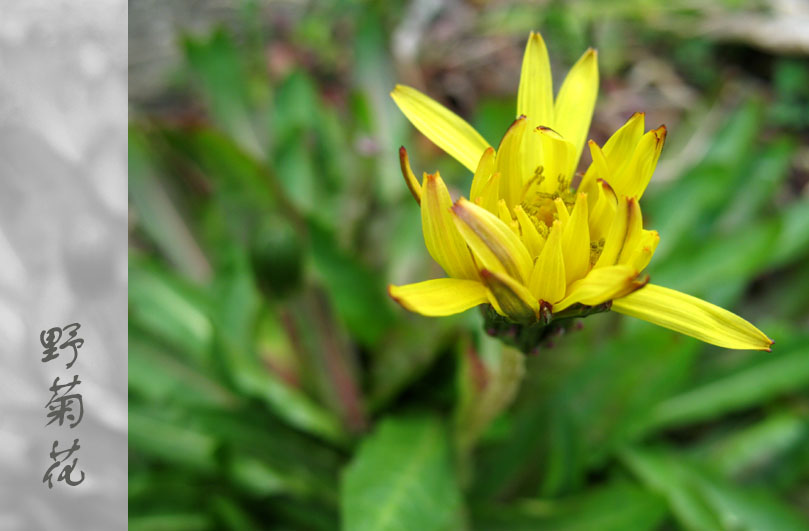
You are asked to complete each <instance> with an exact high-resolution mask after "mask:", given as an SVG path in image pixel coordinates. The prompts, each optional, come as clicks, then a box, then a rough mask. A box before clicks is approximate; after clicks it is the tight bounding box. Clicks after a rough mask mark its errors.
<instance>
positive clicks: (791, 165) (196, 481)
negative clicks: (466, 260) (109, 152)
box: [129, 0, 809, 531]
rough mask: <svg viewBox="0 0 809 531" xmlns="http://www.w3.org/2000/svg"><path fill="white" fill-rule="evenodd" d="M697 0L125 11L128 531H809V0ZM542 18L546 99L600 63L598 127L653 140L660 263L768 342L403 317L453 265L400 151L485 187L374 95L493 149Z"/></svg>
mask: <svg viewBox="0 0 809 531" xmlns="http://www.w3.org/2000/svg"><path fill="white" fill-rule="evenodd" d="M707 4H708V5H704V6H703V5H702V4H701V3H698V2H690V1H686V0H672V1H668V2H655V1H652V0H631V1H621V2H617V1H614V2H613V1H595V0H589V1H585V0H579V1H574V2H555V1H544V2H530V3H529V2H515V1H501V2H491V3H487V2H483V1H480V2H474V1H466V2H464V1H460V0H459V1H455V2H451V3H446V4H445V3H442V2H437V1H433V0H414V1H412V2H405V1H401V0H397V1H390V2H381V1H380V2H371V3H362V2H356V1H334V2H306V1H298V2H273V3H266V4H265V3H259V2H243V3H239V2H232V3H227V2H214V1H208V2H171V3H160V2H157V3H155V2H143V3H140V5H139V3H137V2H135V3H131V4H130V10H131V11H130V58H131V59H130V91H131V93H130V97H131V108H130V117H131V128H130V137H129V183H130V189H129V194H130V204H131V208H130V212H131V215H130V219H131V224H130V228H131V232H130V273H129V282H130V284H129V286H130V287H129V289H130V292H129V296H130V312H129V316H130V317H129V318H130V326H129V346H130V351H129V443H130V463H129V466H130V469H129V477H130V485H129V511H130V513H129V514H130V524H131V528H132V529H138V530H162V529H165V530H203V529H234V530H247V529H336V528H344V529H351V530H353V529H362V530H364V529H368V530H388V529H396V530H399V529H401V530H411V529H414V530H418V531H430V530H439V529H465V528H468V529H503V530H515V529H552V530H573V529H576V530H591V529H598V530H643V529H699V530H702V529H710V530H713V529H739V530H743V529H757V530H780V529H809V523H807V522H809V266H807V261H808V260H809V194H808V193H807V191H808V190H809V188H808V187H807V184H808V183H809V67H808V66H807V64H809V63H808V61H807V56H808V55H809V42H807V35H806V33H807V32H806V31H805V28H806V27H807V24H809V22H807V21H809V7H807V4H805V3H802V2H800V1H795V2H789V1H786V0H782V1H775V0H771V1H768V2H765V1H744V0H725V1H722V2H710V3H707ZM802 21H803V22H802ZM796 24H797V28H798V29H799V28H801V27H803V31H795V30H796ZM532 29H533V30H538V31H540V32H542V34H543V36H544V37H545V40H546V42H547V43H548V47H549V50H550V54H551V60H552V64H553V66H554V72H555V74H556V76H555V84H556V86H557V88H558V85H559V82H560V81H561V79H562V75H563V73H565V72H566V71H567V69H568V68H569V66H570V65H572V64H573V62H574V61H575V60H576V58H577V57H578V56H579V55H580V54H581V53H582V52H583V51H584V50H585V49H586V48H587V47H588V46H590V45H592V46H594V47H596V48H598V50H599V61H600V72H601V91H600V95H599V100H598V107H597V109H596V115H595V118H594V122H593V126H592V129H591V137H592V138H594V139H595V140H596V141H598V142H599V143H601V142H603V141H604V140H605V139H606V138H607V137H608V135H609V134H610V133H611V132H612V131H613V130H615V129H616V128H617V127H618V126H620V125H621V124H622V123H623V121H624V120H626V119H627V118H628V117H629V116H630V115H631V114H632V113H633V112H635V111H645V112H646V113H647V122H646V123H647V127H649V128H651V127H656V126H657V125H658V124H660V123H665V124H666V125H667V126H668V130H669V139H668V141H667V144H666V147H665V149H664V150H663V157H662V159H661V162H660V164H659V166H658V169H657V172H656V174H655V177H654V178H653V180H652V184H651V186H650V188H649V191H648V192H647V194H646V195H645V197H644V199H643V209H644V214H645V217H646V219H645V225H646V226H647V227H649V228H654V229H657V230H658V231H659V232H660V234H661V237H662V240H661V243H660V246H659V248H658V251H657V253H656V255H655V257H654V260H653V261H652V264H651V267H650V269H649V273H650V274H651V277H652V279H653V281H654V282H655V283H658V284H662V285H664V286H669V287H672V288H676V289H678V290H681V291H685V292H687V293H690V294H693V295H696V296H699V297H702V298H705V299H707V300H709V301H711V302H714V303H716V304H719V305H722V306H724V307H726V308H729V309H733V310H734V311H735V312H737V313H739V314H740V315H742V316H744V317H746V318H747V319H749V320H751V321H752V322H754V323H756V324H757V325H758V326H759V327H760V328H761V329H763V330H764V331H765V332H766V333H767V334H768V335H769V336H770V337H772V338H774V339H775V341H776V345H775V347H774V349H773V352H772V353H771V354H768V353H756V352H739V351H727V350H723V349H719V348H714V347H710V346H706V345H704V344H701V343H699V342H697V341H695V340H692V339H690V338H686V337H683V336H678V335H676V334H674V333H671V332H668V331H666V330H663V329H660V328H656V327H653V326H652V325H648V324H646V323H643V322H639V321H635V320H632V319H629V318H623V317H621V316H618V315H615V314H600V315H596V316H592V317H590V318H587V319H585V320H583V321H582V323H583V324H584V327H583V329H582V330H580V331H576V332H573V333H570V334H569V335H568V336H566V337H560V338H558V340H557V341H555V345H554V346H553V348H548V349H543V350H542V351H541V352H540V353H539V354H538V355H536V356H531V357H527V358H524V357H522V356H521V355H518V354H516V353H515V352H514V351H511V350H507V349H503V348H502V347H501V346H500V344H499V343H497V342H496V341H495V340H493V339H491V338H488V337H487V336H486V335H485V334H483V333H482V331H481V317H480V314H479V313H478V312H477V311H474V310H473V311H469V312H467V313H466V314H464V315H461V316H456V317H454V318H443V319H428V318H424V317H420V316H417V315H412V314H410V313H408V312H406V311H404V310H403V309H401V308H399V307H398V306H396V305H395V304H394V303H393V302H392V301H391V300H389V298H388V297H387V294H386V289H385V288H386V284H387V283H405V282H413V281H417V280H422V279H427V278H435V277H438V276H441V275H442V273H441V271H440V269H439V268H438V267H437V266H436V265H435V264H434V263H432V261H431V259H430V257H429V255H428V253H427V252H426V250H425V248H424V244H423V241H422V236H421V224H420V217H419V210H418V206H417V205H416V204H415V202H414V201H413V199H412V197H410V194H409V192H408V190H407V188H406V186H405V185H404V182H403V181H402V178H401V175H400V173H399V168H398V166H399V164H398V158H397V149H398V148H399V146H400V145H405V146H407V148H408V150H409V152H410V156H411V161H412V163H413V165H414V169H415V170H416V172H417V173H418V174H420V172H421V171H424V170H428V171H434V170H436V169H438V170H440V171H441V173H442V175H443V176H444V178H445V180H446V181H447V182H448V184H449V185H450V186H451V188H452V193H453V195H454V196H455V197H457V196H458V195H459V194H461V193H466V191H467V190H468V186H469V183H470V180H471V176H470V175H469V174H468V172H466V171H465V170H464V169H463V168H462V167H461V166H460V165H459V164H457V163H455V162H454V161H452V160H450V159H449V158H448V157H446V156H444V155H443V154H442V153H441V152H439V151H438V150H437V149H436V148H435V147H434V146H432V145H431V144H430V143H429V142H428V141H427V140H426V139H424V138H423V137H422V136H420V135H419V134H418V133H417V132H416V131H415V130H414V129H413V127H412V126H410V125H409V124H408V123H407V122H406V121H405V119H404V118H403V116H402V115H401V114H400V113H399V112H398V110H397V109H396V108H395V106H394V105H393V103H392V101H391V100H390V98H389V96H388V93H389V91H390V90H391V89H392V87H393V86H394V84H395V83H397V82H399V83H406V84H410V85H413V86H416V87H419V88H420V89H422V90H424V91H425V92H427V93H428V94H430V95H431V96H433V97H434V98H436V99H438V100H439V101H441V102H443V103H445V104H446V105H448V106H450V107H451V108H453V109H454V110H456V111H457V112H458V113H460V114H461V115H462V116H465V117H467V118H468V119H469V120H470V121H471V122H472V123H473V124H475V125H476V126H477V127H478V129H479V130H480V131H481V132H482V133H483V134H484V136H486V138H487V139H488V140H489V142H491V143H494V144H495V145H496V143H497V142H498V141H499V139H500V137H501V135H502V134H503V132H504V131H505V129H506V127H507V126H508V124H510V122H511V121H512V120H513V118H514V104H515V99H516V89H517V83H518V78H519V67H520V61H521V57H522V52H523V47H524V44H525V40H526V38H527V35H528V32H529V31H530V30H532ZM587 156H588V155H585V157H587ZM585 162H586V161H585ZM521 376H522V377H523V379H522V382H521V383H518V384H516V385H515V381H519V379H520V377H521Z"/></svg>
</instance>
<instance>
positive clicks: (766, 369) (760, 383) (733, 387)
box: [647, 347, 809, 429]
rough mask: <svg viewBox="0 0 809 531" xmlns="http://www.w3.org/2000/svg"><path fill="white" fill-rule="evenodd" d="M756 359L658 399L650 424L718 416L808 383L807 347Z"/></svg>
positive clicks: (666, 423) (665, 425) (684, 422)
mask: <svg viewBox="0 0 809 531" xmlns="http://www.w3.org/2000/svg"><path fill="white" fill-rule="evenodd" d="M776 352H777V351H776ZM759 359H760V362H758V363H755V364H753V365H752V366H750V367H747V368H745V369H742V370H740V371H738V372H736V373H733V374H729V375H727V376H725V377H722V378H718V379H715V380H713V381H711V382H708V383H705V384H703V385H701V386H698V387H695V388H693V389H690V390H687V391H685V392H683V393H681V394H678V395H675V396H673V397H671V398H668V399H666V400H664V401H662V402H660V403H659V404H657V405H656V406H655V408H654V409H653V410H652V412H651V414H650V417H649V419H648V421H647V422H648V425H649V427H653V428H656V429H660V428H662V427H671V426H682V425H684V424H690V423H694V422H699V421H703V420H706V419H711V418H715V417H719V416H721V415H723V414H726V413H730V412H732V411H738V410H740V409H744V408H747V407H750V406H754V405H757V404H762V403H765V402H767V401H769V400H771V399H773V398H775V397H778V396H781V395H784V394H787V393H790V392H794V391H798V390H801V389H804V388H806V386H807V385H809V348H806V347H804V348H798V349H797V350H795V351H793V352H789V353H787V354H782V355H778V354H761V355H760V358H759Z"/></svg>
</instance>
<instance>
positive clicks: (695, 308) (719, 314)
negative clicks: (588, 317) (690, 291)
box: [612, 284, 773, 350]
mask: <svg viewBox="0 0 809 531" xmlns="http://www.w3.org/2000/svg"><path fill="white" fill-rule="evenodd" d="M612 309H613V310H615V311H616V312H619V313H623V314H626V315H630V316H632V317H637V318H638V319H643V320H644V321H649V322H650V323H654V324H656V325H658V326H662V327H664V328H668V329H670V330H674V331H675V332H680V333H681V334H685V335H688V336H691V337H695V338H697V339H699V340H700V341H704V342H706V343H710V344H712V345H717V346H720V347H724V348H733V349H749V350H770V345H772V343H773V342H772V341H771V340H770V338H768V337H767V336H766V335H764V333H763V332H761V331H760V330H759V329H758V328H756V327H755V326H753V325H752V324H750V323H748V322H747V321H745V320H744V319H742V318H741V317H739V316H738V315H735V314H733V313H731V312H729V311H727V310H725V309H722V308H720V307H718V306H715V305H713V304H711V303H709V302H705V301H703V300H701V299H698V298H696V297H692V296H691V295H686V294H685V293H680V292H679V291H675V290H672V289H668V288H664V287H662V286H656V285H654V284H649V285H647V286H645V287H643V288H641V289H639V290H637V291H635V292H633V293H630V294H629V295H627V296H626V297H623V298H621V299H616V300H614V301H613V302H612Z"/></svg>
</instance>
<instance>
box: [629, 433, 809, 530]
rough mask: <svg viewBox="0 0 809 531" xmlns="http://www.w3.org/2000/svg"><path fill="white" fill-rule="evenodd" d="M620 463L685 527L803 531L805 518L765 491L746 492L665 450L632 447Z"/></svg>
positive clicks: (704, 468) (746, 490)
mask: <svg viewBox="0 0 809 531" xmlns="http://www.w3.org/2000/svg"><path fill="white" fill-rule="evenodd" d="M621 459H622V461H623V462H624V464H625V465H626V466H627V467H628V468H629V469H630V470H631V471H632V472H633V473H634V474H635V475H637V476H638V477H639V478H640V480H641V481H643V482H644V483H646V484H647V485H648V486H649V488H650V489H651V490H653V491H655V492H659V493H660V494H662V495H663V496H665V497H666V499H667V500H668V502H669V505H670V507H671V510H672V512H673V513H674V514H675V516H676V517H677V519H678V520H679V522H680V524H681V525H682V526H684V527H685V528H687V529H698V530H713V529H768V530H769V529H774V530H779V531H781V530H796V531H798V530H805V529H806V522H805V520H804V519H803V518H802V517H801V516H800V515H798V514H797V513H795V512H794V511H793V509H791V508H790V507H789V506H787V505H785V504H783V503H782V502H781V501H779V500H778V499H777V498H775V497H774V496H773V495H772V492H771V491H770V490H769V489H761V490H758V489H756V490H753V489H745V488H741V487H738V486H735V485H733V484H732V483H729V482H728V481H726V480H725V479H723V478H721V477H719V476H718V475H715V474H712V473H711V472H710V471H709V468H710V465H709V464H707V463H694V462H691V461H689V460H686V459H683V458H680V457H678V456H676V455H674V454H671V453H666V452H663V451H652V450H648V449H640V448H632V449H626V450H625V451H624V452H622V454H621Z"/></svg>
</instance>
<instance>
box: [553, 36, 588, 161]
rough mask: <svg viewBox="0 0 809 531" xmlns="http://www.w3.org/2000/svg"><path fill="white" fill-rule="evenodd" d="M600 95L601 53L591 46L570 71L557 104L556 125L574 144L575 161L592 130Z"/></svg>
mask: <svg viewBox="0 0 809 531" xmlns="http://www.w3.org/2000/svg"><path fill="white" fill-rule="evenodd" d="M597 95H598V54H597V53H596V51H595V50H593V49H592V48H591V49H589V50H587V51H586V52H584V55H582V56H581V58H580V59H579V60H578V61H577V62H576V64H575V65H573V68H571V69H570V72H568V74H567V77H566V78H565V81H564V83H562V87H561V88H560V89H559V95H558V96H557V97H556V104H555V105H554V125H555V126H556V127H555V129H556V130H557V131H558V132H559V134H561V135H562V137H564V138H565V139H566V140H568V141H570V142H571V143H572V144H573V146H574V148H575V157H574V159H575V160H576V161H578V160H579V157H581V151H582V148H583V147H584V141H585V140H586V139H587V132H588V131H589V130H590V120H591V119H592V118H593V109H594V108H595V103H596V96H597Z"/></svg>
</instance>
